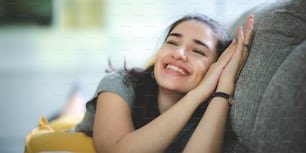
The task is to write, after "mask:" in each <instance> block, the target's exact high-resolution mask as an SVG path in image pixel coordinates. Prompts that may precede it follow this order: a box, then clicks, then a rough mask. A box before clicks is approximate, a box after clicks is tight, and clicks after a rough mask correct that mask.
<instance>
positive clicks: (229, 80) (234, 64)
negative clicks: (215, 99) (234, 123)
mask: <svg viewBox="0 0 306 153" xmlns="http://www.w3.org/2000/svg"><path fill="white" fill-rule="evenodd" d="M253 24H254V16H249V17H248V19H247V24H246V30H245V35H244V32H243V28H242V26H240V27H239V28H238V42H237V43H235V47H231V49H234V50H235V51H234V53H233V55H232V57H231V59H230V61H229V62H228V63H227V64H226V66H225V67H224V69H223V71H222V73H221V76H220V78H219V81H218V85H217V89H216V91H222V92H225V93H228V94H230V95H232V94H233V92H234V87H235V82H236V80H237V79H238V76H239V74H240V71H241V70H242V68H243V66H244V64H245V62H246V60H247V58H248V51H249V49H250V45H251V42H252V35H253Z"/></svg>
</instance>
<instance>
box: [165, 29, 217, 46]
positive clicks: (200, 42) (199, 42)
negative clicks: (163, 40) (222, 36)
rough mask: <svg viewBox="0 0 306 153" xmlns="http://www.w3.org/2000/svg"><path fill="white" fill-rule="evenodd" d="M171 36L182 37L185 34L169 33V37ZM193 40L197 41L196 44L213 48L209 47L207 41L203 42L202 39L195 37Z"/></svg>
mask: <svg viewBox="0 0 306 153" xmlns="http://www.w3.org/2000/svg"><path fill="white" fill-rule="evenodd" d="M170 36H174V37H177V38H182V37H183V35H182V34H180V33H170V34H169V35H168V37H170ZM193 42H195V43H196V44H198V45H201V46H203V47H205V48H208V49H209V50H211V48H209V47H208V45H207V44H206V43H204V42H202V41H200V40H197V39H194V40H193Z"/></svg>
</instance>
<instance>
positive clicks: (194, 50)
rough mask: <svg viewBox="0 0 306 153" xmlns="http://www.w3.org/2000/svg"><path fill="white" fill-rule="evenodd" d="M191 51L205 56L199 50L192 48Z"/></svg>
mask: <svg viewBox="0 0 306 153" xmlns="http://www.w3.org/2000/svg"><path fill="white" fill-rule="evenodd" d="M192 52H194V53H196V54H199V55H202V56H205V53H204V52H203V51H201V50H197V49H193V50H192Z"/></svg>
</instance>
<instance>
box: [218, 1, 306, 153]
mask: <svg viewBox="0 0 306 153" xmlns="http://www.w3.org/2000/svg"><path fill="white" fill-rule="evenodd" d="M250 14H254V15H255V23H254V32H255V35H254V39H253V44H252V47H251V49H250V53H249V58H248V60H247V62H246V65H245V67H244V68H243V70H242V72H241V74H240V76H239V78H238V81H237V84H236V90H235V94H234V97H235V104H234V105H233V106H232V108H231V110H230V115H229V121H228V127H227V129H226V135H225V143H224V144H225V146H224V152H225V153H306V1H305V0H277V1H274V2H271V3H265V4H262V5H260V6H256V7H255V8H253V9H251V10H249V11H247V12H246V13H245V14H243V15H242V16H241V17H240V18H239V19H238V20H237V21H235V23H234V24H233V25H232V27H231V28H230V30H229V31H230V33H231V35H232V36H235V32H236V29H237V27H238V26H239V25H243V23H244V22H245V21H246V17H247V16H248V15H250Z"/></svg>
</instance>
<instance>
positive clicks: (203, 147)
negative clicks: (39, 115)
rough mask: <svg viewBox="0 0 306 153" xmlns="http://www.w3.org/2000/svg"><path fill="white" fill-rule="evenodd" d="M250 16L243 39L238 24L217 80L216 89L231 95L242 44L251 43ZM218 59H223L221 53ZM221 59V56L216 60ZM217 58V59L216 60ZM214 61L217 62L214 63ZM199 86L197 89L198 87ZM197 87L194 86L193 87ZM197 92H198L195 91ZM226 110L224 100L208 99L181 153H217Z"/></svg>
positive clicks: (240, 62)
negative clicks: (236, 34)
mask: <svg viewBox="0 0 306 153" xmlns="http://www.w3.org/2000/svg"><path fill="white" fill-rule="evenodd" d="M253 22H254V17H253V16H249V17H248V20H247V27H246V35H245V38H244V34H243V30H242V27H240V28H239V29H238V43H237V44H236V43H235V45H234V47H233V46H229V48H228V49H229V50H235V53H234V54H233V56H232V58H231V60H230V62H229V63H228V64H227V65H226V66H225V68H224V70H223V71H222V73H221V76H220V79H219V80H218V81H219V82H218V86H217V89H216V91H217V92H225V93H228V94H230V95H233V92H234V86H235V81H236V79H237V76H238V75H239V73H240V70H241V68H242V67H243V65H244V63H245V61H246V59H247V56H248V53H247V52H248V51H247V49H246V48H245V47H244V44H249V43H250V42H251V37H252V31H253ZM220 58H223V57H222V56H221V57H220ZM219 60H222V59H219ZM219 60H218V62H219ZM218 62H217V63H218ZM199 89H200V88H199ZM197 90H198V89H197ZM198 92H200V91H199V90H198ZM228 111H229V105H228V101H227V100H226V99H224V98H222V97H215V98H213V99H212V100H211V102H210V104H209V105H208V107H207V110H206V111H205V113H204V115H203V117H202V119H201V121H200V122H199V124H198V126H197V128H196V130H195V132H194V133H193V135H192V136H191V138H190V140H189V141H188V143H187V145H186V148H185V149H184V152H186V153H190V152H192V153H219V152H221V151H222V144H223V137H224V129H225V125H226V120H227V115H228Z"/></svg>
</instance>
